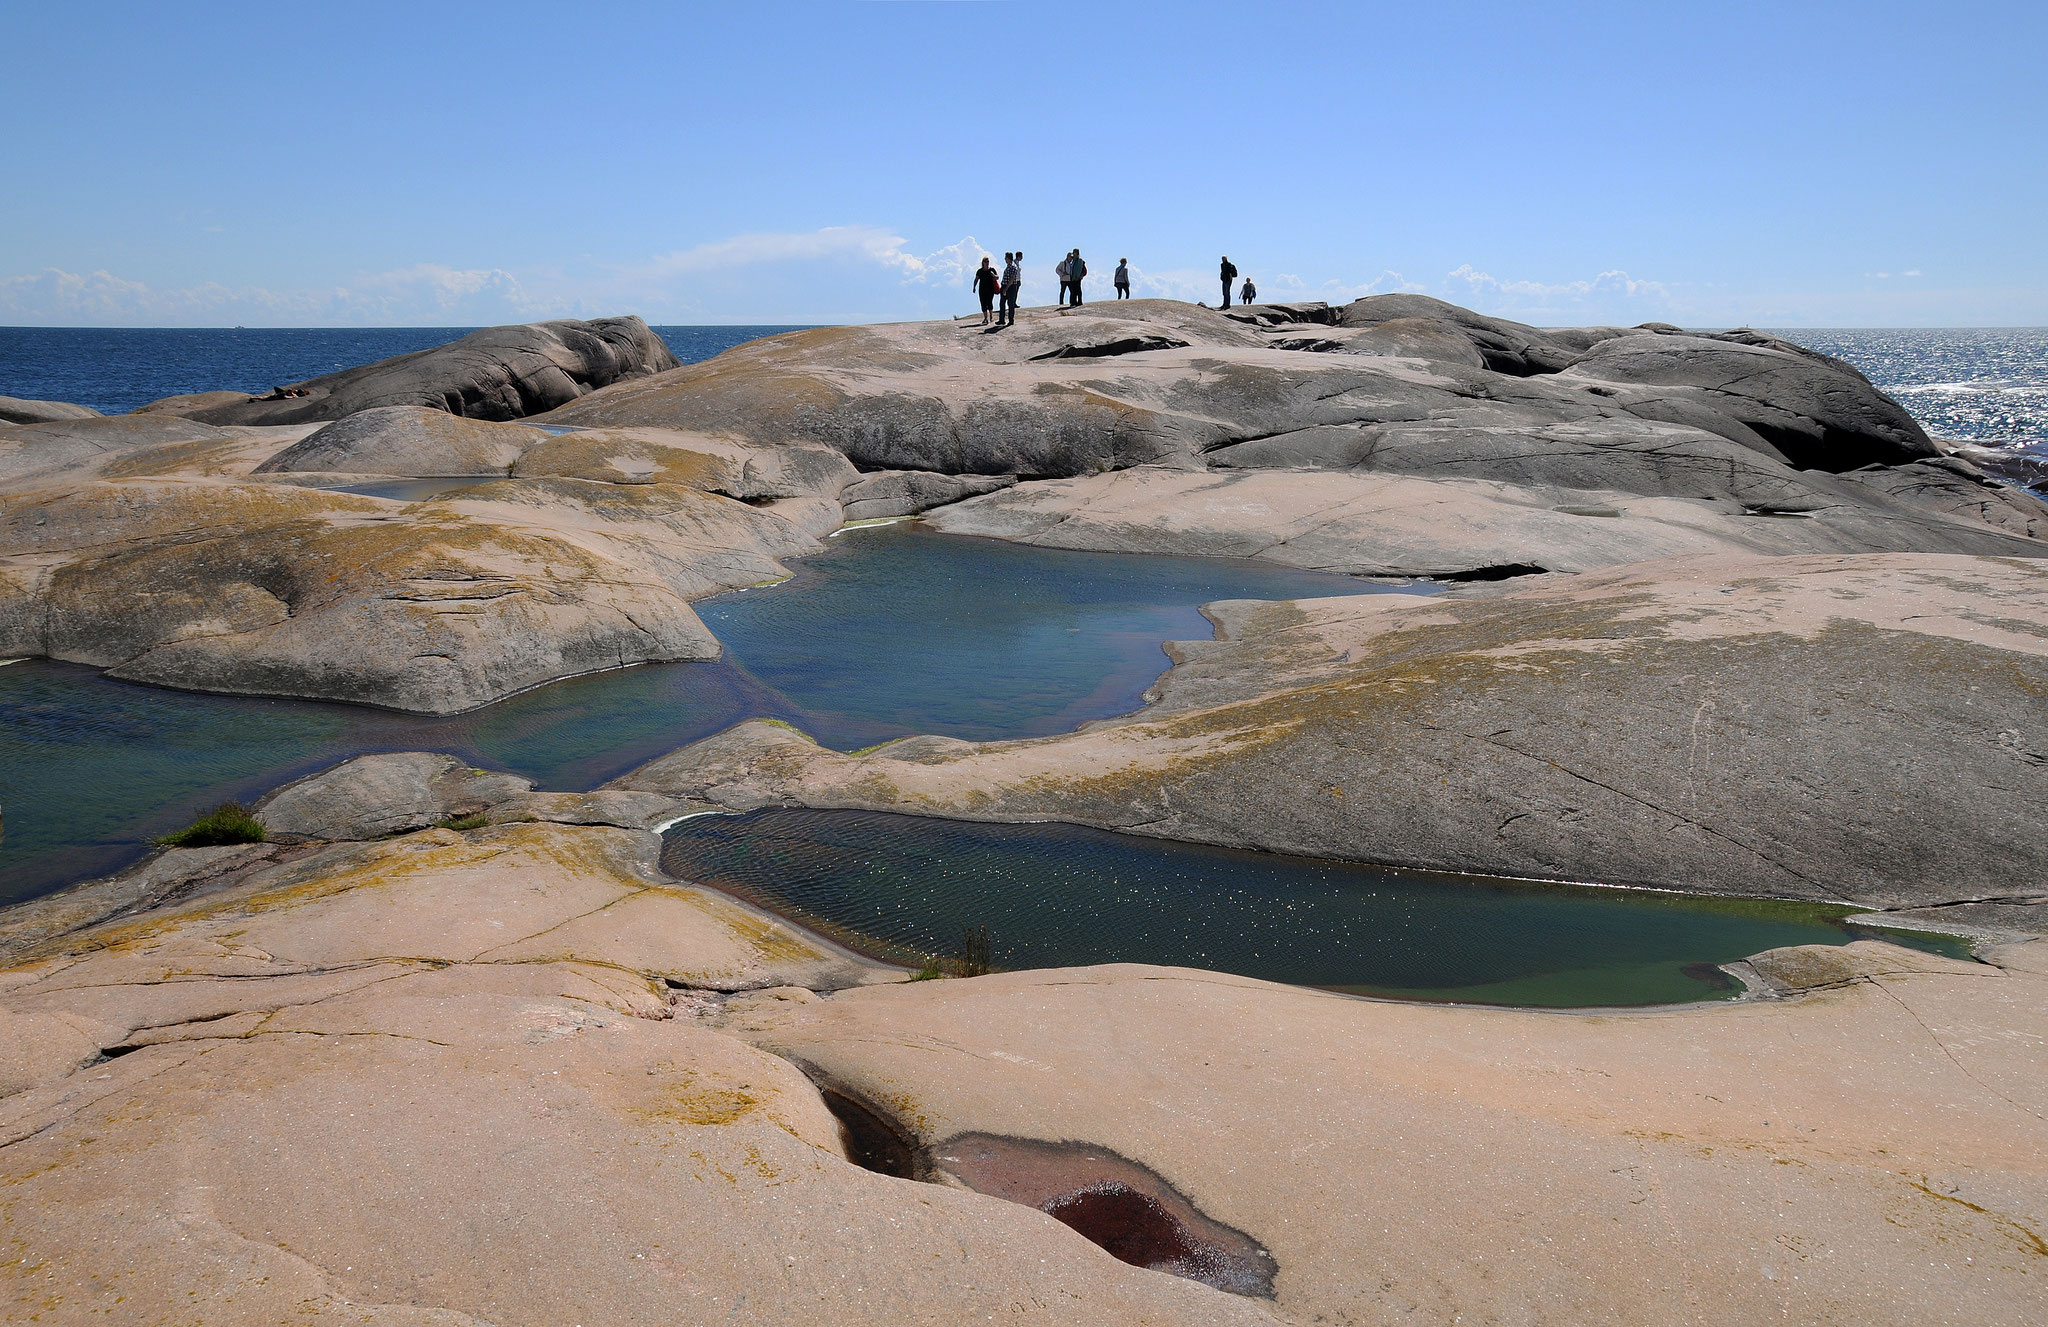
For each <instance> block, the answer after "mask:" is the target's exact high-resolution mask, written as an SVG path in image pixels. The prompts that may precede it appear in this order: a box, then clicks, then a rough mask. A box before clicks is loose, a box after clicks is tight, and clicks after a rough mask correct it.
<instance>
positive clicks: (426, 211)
mask: <svg viewBox="0 0 2048 1327" xmlns="http://www.w3.org/2000/svg"><path fill="white" fill-rule="evenodd" d="M0 46H4V48H5V49H6V50H7V52H8V58H7V63H8V66H9V70H8V76H7V78H6V79H5V80H4V82H0V180H5V181H6V182H7V184H8V187H7V188H6V189H5V190H4V191H0V324H16V325H88V326H92V325H131V326H218V325H229V324H236V323H241V324H247V325H251V326H256V325H283V326H302V325H324V324H338V325H373V326H374V325H405V324H422V325H434V326H447V325H471V324H478V323H489V322H502V321H507V320H527V319H532V318H538V317H550V316H577V315H595V314H604V313H616V312H634V313H639V314H641V315H643V316H645V317H646V318H648V319H649V321H652V322H658V323H689V322H741V323H773V322H846V321H862V322H865V321H876V320H882V319H892V318H917V317H932V316H942V315H946V314H952V313H960V312H964V311H966V310H967V308H968V307H969V304H970V300H969V297H968V295H967V291H966V280H967V270H968V269H969V268H971V267H972V265H973V262H974V260H976V259H978V258H979V256H980V254H981V253H984V252H986V253H1000V252H1001V251H1002V250H1004V249H1009V248H1022V249H1023V250H1024V251H1025V252H1026V254H1027V255H1028V258H1027V266H1028V267H1029V268H1030V269H1031V279H1030V282H1029V284H1028V285H1027V287H1026V291H1025V294H1026V299H1027V302H1049V301H1050V299H1051V298H1052V296H1053V293H1054V282H1053V278H1052V276H1051V271H1050V269H1051V264H1052V263H1053V262H1054V261H1055V260H1056V258H1057V256H1058V254H1059V253H1061V252H1064V251H1065V250H1066V249H1068V248H1072V247H1075V246H1079V247H1080V248H1081V250H1082V252H1083V253H1084V254H1085V255H1086V256H1087V258H1088V260H1089V265H1090V268H1091V272H1092V274H1093V275H1092V277H1091V281H1092V284H1093V285H1094V287H1095V289H1096V291H1097V292H1098V293H1100V294H1103V295H1106V294H1108V289H1107V286H1108V274H1109V272H1110V269H1111V268H1113V267H1114V266H1115V263H1116V259H1117V258H1118V257H1129V258H1130V260H1131V263H1132V267H1133V269H1134V270H1135V271H1136V272H1137V273H1138V282H1137V285H1138V290H1139V293H1141V294H1170V295H1175V296H1180V297H1183V298H1198V297H1199V298H1206V299H1209V300H1211V301H1213V300H1214V298H1215V290H1214V285H1215V283H1214V280H1213V273H1214V271H1215V266H1216V260H1217V258H1218V256H1219V255H1220V254H1222V253H1226V252H1227V253H1229V254H1230V255H1231V257H1232V259H1233V260H1234V261H1235V262H1236V263H1237V265H1238V266H1239V267H1240V268H1242V269H1243V270H1244V271H1245V272H1246V273H1247V274H1249V275H1251V276H1253V277H1255V278H1256V279H1257V281H1258V284H1259V288H1260V291H1261V294H1262V296H1263V297H1265V298H1269V299H1270V298H1329V299H1347V298H1351V297H1353V296H1355V295H1358V294H1362V293H1372V292H1378V291H1384V290H1398V289H1417V290H1422V291H1425V292H1427V293H1429V294H1432V295H1438V296H1441V297H1443V298H1446V299H1451V300H1454V301H1457V302H1459V303H1461V304H1467V305H1470V306H1472V307H1475V308H1479V309H1482V310H1486V311H1489V312H1494V313H1500V314H1504V315H1507V316H1511V317H1516V318H1521V319H1524V320H1527V321H1532V322H1538V323H1547V324H1559V323H1581V322H1626V323H1634V322H1640V321H1644V320H1646V319H1665V320H1669V321H1673V322H1680V323H1689V324H1695V325H1728V324H1734V323H1744V322H1747V323H1753V324H1757V325H1763V326H1792V325H1823V326H1826V325H1876V326H1899V325H1912V326H1919V325H1989V324H2048V253H2044V249H2048V246H2044V244H2043V236H2044V235H2048V110H2044V101H2043V98H2042V96H2041V86H2042V83H2041V80H2042V74H2041V68H2040V63H2039V62H2040V59H2041V53H2042V52H2043V51H2044V50H2048V5H2043V4H2040V3H2033V4H1969V3H1961V4H1954V3H1951V4H1943V5H1938V6H1937V5H1922V4H1911V5H1908V4H1887V3H1864V4H1819V3H1815V4H1799V3H1796V2H1792V0H1780V2H1779V3H1770V4H1746V3H1715V4H1682V5H1681V4H1655V3H1647V2H1644V3H1635V4H1623V5H1574V4H1567V3H1553V4H1550V5H1530V4H1527V3H1518V4H1506V5H1492V4H1483V3H1471V4H1459V5H1423V4H1412V3H1410V4H1399V5H1382V4H1369V3H1357V4H1293V3H1285V2H1284V0H1266V2H1265V3H1257V4H1222V3H1217V4H1206V3H1187V4H1123V3H1114V2H1113V0H1094V2H1093V3H1085V4H1064V3H1027V2H1025V0H1015V2H1013V3H986V4H974V3H960V4H954V3H914V2H913V3H832V4H816V5H811V4H779V3H773V2H772V0H754V2H753V3H748V4H743V5H720V6H713V5H701V6H687V7H686V6H682V5H675V4H660V5H638V4H625V3H617V4H595V3H593V4H583V5H569V4H562V3H559V0H558V2H557V3H552V4H545V5H538V4H536V5H529V4H520V3H506V2H503V0H501V2H499V3H493V4H489V5H482V4H478V5H467V4H432V3H421V2H420V0H412V3H404V4H390V5H386V4H378V3H352V4H346V5H299V4H290V5H277V4H266V5H236V4H211V5H206V6H203V7H202V6H184V5H165V4H162V3H152V4H147V5H123V4H100V3H92V2H91V0H80V2H77V3H71V4H61V5H60V4H54V3H52V4H31V3H28V0H4V3H0Z"/></svg>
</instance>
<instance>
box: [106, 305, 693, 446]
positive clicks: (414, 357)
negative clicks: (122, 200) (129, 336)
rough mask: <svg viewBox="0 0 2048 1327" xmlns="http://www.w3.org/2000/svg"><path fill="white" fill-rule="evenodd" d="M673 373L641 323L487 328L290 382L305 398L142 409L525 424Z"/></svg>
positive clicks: (171, 402)
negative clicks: (366, 414)
mask: <svg viewBox="0 0 2048 1327" xmlns="http://www.w3.org/2000/svg"><path fill="white" fill-rule="evenodd" d="M675 367H676V358H675V356H674V355H673V354H671V353H670V352H669V349H668V347H667V346H666V345H664V344H662V341H661V338H660V337H658V336H656V335H655V334H654V333H653V332H651V331H649V330H648V327H647V324H646V323H644V322H642V321H641V320H640V319H638V318H632V317H627V318H599V319H596V320H594V321H592V322H577V321H575V320H573V319H562V320H559V321H556V322H545V323H527V324H524V325H519V326H510V327H486V328H484V329H483V330H482V331H479V332H471V333H470V334H469V335H468V336H465V337H463V338H462V339H460V340H458V341H452V342H450V343H449V344H447V345H445V346H437V347H435V348H433V349H431V350H420V351H415V352H413V353H412V354H410V355H399V356H396V357H394V358H391V359H386V360H379V361H378V362H377V363H375V364H365V365H363V366H361V367H360V368H353V369H343V370H341V371H340V372H338V373H329V374H324V375H322V376H320V377H318V378H309V379H307V380H306V381H304V382H299V383H286V384H282V385H284V386H287V387H302V388H304V389H305V390H306V393H307V394H306V395H305V396H303V397H291V398H286V399H283V400H258V399H255V398H253V397H247V396H241V397H239V399H223V394H222V393H218V392H208V393H202V394H200V395H198V396H193V397H167V398H165V399H164V400H162V401H154V402H151V403H150V404H149V405H147V406H144V407H143V409H144V410H145V411H152V412H157V413H177V414H184V415H188V416H190V417H191V418H193V419H197V420H201V421H203V422H205V423H209V424H300V423H306V422H309V421H314V420H323V419H327V420H332V419H342V418H345V417H346V416H348V415H352V414H354V413H355V412H357V411H358V410H371V409H374V408H376V407H378V406H390V405H411V406H425V407H427V408H429V409H433V410H445V411H447V412H448V413H449V414H451V415H462V416H465V417H467V418H470V419H496V420H504V419H518V418H521V417H522V416H525V415H533V414H538V413H540V412H541V411H544V410H552V409H554V408H555V407H556V406H560V405H564V404H566V403H568V402H570V401H573V400H575V399H576V398H577V397H579V396H582V395H584V394H586V393H588V392H590V391H593V390H595V389H597V388H599V387H604V386H607V385H609V384H611V383H615V382H620V381H623V380H625V379H629V378H634V377H643V376H645V375H647V374H650V373H659V372H661V371H662V370H664V369H673V368H675Z"/></svg>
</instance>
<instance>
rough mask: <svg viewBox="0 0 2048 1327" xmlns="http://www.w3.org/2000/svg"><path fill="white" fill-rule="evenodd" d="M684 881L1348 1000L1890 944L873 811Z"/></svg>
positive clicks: (883, 931) (1625, 895)
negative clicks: (1331, 993)
mask: <svg viewBox="0 0 2048 1327" xmlns="http://www.w3.org/2000/svg"><path fill="white" fill-rule="evenodd" d="M662 864H663V866H664V867H666V868H667V870H668V872H669V873H670V874H671V875H674V876H677V877H679V878H681V879H686V880H694V881H698V882H700V883H703V884H708V885H714V886H717V887H718V888H721V889H725V890H728V891H730V892H732V893H735V894H738V895H740V896H742V897H744V898H747V899H749V900H752V901H754V902H757V903H759V904H762V905H763V906H765V907H768V908H771V909H773V910H775V911H777V912H781V913H783V914H785V915H787V916H790V917H792V918H795V919H797V920H799V921H802V922H805V923H806V924H809V925H812V926H815V927H817V928H818V929H819V930H821V931H823V932H825V933H826V934H830V935H834V936H836V937H838V938H840V939H843V940H845V941H847V942H848V943H850V944H852V945H854V946H855V947H857V948H865V949H868V950H870V951H871V952H875V953H878V954H880V955H882V956H884V957H889V958H895V959H898V960H908V961H913V962H914V961H915V960H916V957H917V956H919V955H923V954H936V955H950V954H952V953H954V952H956V950H957V949H958V947H959V945H960V943H961V937H962V933H963V931H964V930H965V928H967V927H986V928H987V929H988V933H989V938H990V942H991V948H992V953H993V958H994V961H995V963H996V965H997V966H998V967H1008V968H1040V967H1069V966H1075V965H1079V964H1087V963H1111V962H1140V963H1161V964H1171V965H1177V966H1186V967H1198V968H1212V969H1217V970H1220V971H1223V972H1235V973H1239V974H1242V975H1244V976H1247V977H1259V978H1263V979H1265V980H1268V981H1282V982H1292V983H1295V984H1297V985H1304V986H1321V987H1327V988H1330V989H1333V990H1340V991H1348V992H1353V993H1356V994H1370V995H1391V996H1401V997H1405V998H1409V999H1428V1000H1461V1001H1472V1002H1477V1003H1483V1004H1504V1005H1536V1006H1547V1007H1553V1008H1571V1007H1586V1006H1598V1005H1646V1004H1669V1003H1677V1002H1682V1001H1689V1000H1710V999H1716V998H1723V997H1727V996H1732V995H1735V994H1738V993H1739V992H1738V989H1737V987H1736V985H1735V983H1734V982H1732V981H1731V980H1730V979H1729V978H1728V977H1727V975H1726V974H1725V973H1723V972H1721V971H1720V970H1719V968H1718V966H1717V965H1719V964H1722V963H1727V962H1731V961H1733V960H1735V959H1738V958H1742V957H1745V956H1747V955H1749V954H1754V953H1758V952H1760V951H1762V950H1765V949H1774V948H1777V947H1779V946H1781V945H1808V944H1845V943H1847V942H1848V941H1850V940H1852V939H1868V938H1878V939H1888V940H1894V941H1899V942H1905V943H1911V944H1914V945H1916V946H1917V947H1921V948H1927V949H1932V950H1934V951H1936V952H1941V953H1947V954H1951V955H1954V956H1958V957H1961V956H1966V955H1967V953H1968V948H1967V946H1966V945H1965V944H1964V943H1963V942H1961V941H1954V940H1949V939H1947V938H1946V937H1934V936H1901V935H1897V934H1887V933H1878V934H1875V935H1866V934H1862V933H1858V932H1855V931H1853V930H1852V929H1851V928H1849V927H1848V926H1846V925H1845V924H1844V919H1845V918H1847V917H1849V916H1851V915H1853V914H1852V913H1851V911H1850V910H1849V909H1845V908H1830V907H1820V906H1815V905H1808V904H1798V903H1778V902H1765V901H1756V900H1739V899H1702V898H1695V897H1688V896H1683V895H1675V894H1663V893H1654V892H1650V891H1647V890H1628V889H1594V888H1584V887H1572V886H1565V885H1536V884H1528V883H1523V882H1515V881H1506V880H1487V879H1483V878H1477V877H1472V876H1447V875H1434V874H1431V873H1428V872H1421V871H1397V870H1389V869H1384V868H1377V867H1369V866H1353V865H1346V864H1341V863H1334V862H1324V861H1315V860H1311V859H1308V858H1300V857H1285V856H1280V855H1277V854H1272V853H1253V852H1238V851H1233V850H1230V849H1226V848H1208V847H1202V846H1200V845H1195V844H1186V843H1174V842H1170V841H1167V840H1161V839H1148V838H1141V837H1137V836H1134V835H1127V834H1112V833H1107V832H1105V831H1102V830H1095V829H1084V828H1080V827H1077V826H1073V825H993V824H976V823H971V822H965V821H954V820H935V819H927V818H924V817H918V816H903V815H888V814H882V813H877V812H867V811H812V810H790V809H775V810H767V811H757V812H753V813H751V814H748V815H742V816H722V815H714V816H697V817H693V818H691V819H689V820H685V821H683V822H681V823H680V824H678V825H676V826H675V827H673V828H672V829H670V830H669V832H668V833H667V835H666V836H665V843H664V846H663V853H662Z"/></svg>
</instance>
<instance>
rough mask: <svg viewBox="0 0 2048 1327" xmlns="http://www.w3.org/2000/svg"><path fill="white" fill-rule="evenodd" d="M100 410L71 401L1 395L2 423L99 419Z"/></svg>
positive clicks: (0, 413)
mask: <svg viewBox="0 0 2048 1327" xmlns="http://www.w3.org/2000/svg"><path fill="white" fill-rule="evenodd" d="M99 417H100V412H99V411H97V410H95V409H93V408H92V407H91V406H89V405H72V404H71V403H70V402H69V401H24V400H22V399H21V398H20V397H18V396H0V424H50V423H55V422H57V421H58V420H64V419H98V418H99Z"/></svg>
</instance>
